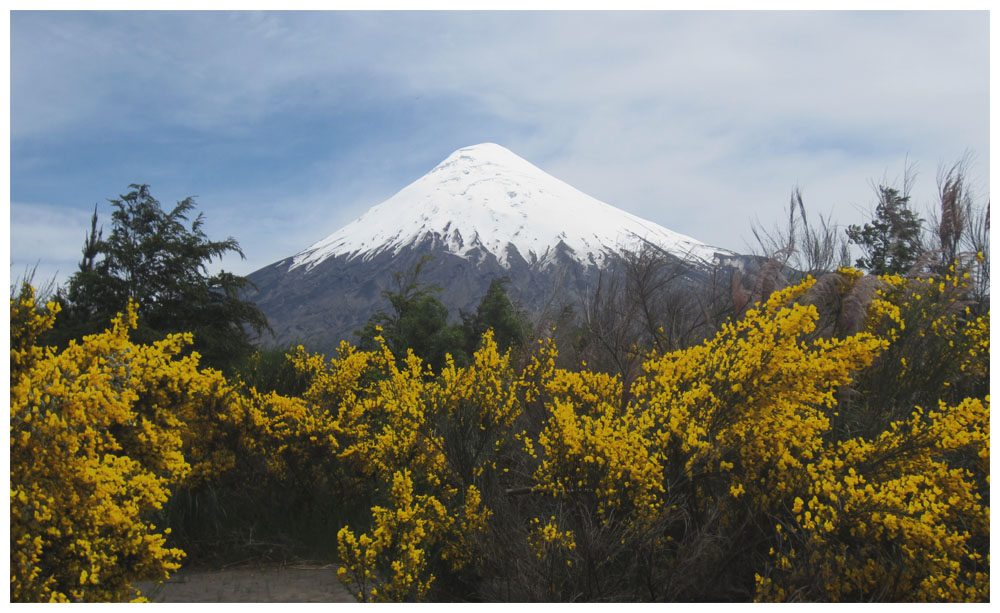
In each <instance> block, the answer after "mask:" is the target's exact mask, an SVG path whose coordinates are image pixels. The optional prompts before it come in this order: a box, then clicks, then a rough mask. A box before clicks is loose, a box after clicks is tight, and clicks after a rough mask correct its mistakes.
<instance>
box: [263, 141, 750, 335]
mask: <svg viewBox="0 0 1000 613" xmlns="http://www.w3.org/2000/svg"><path fill="white" fill-rule="evenodd" d="M644 243H648V244H652V245H654V246H656V247H658V248H659V249H662V250H663V253H664V255H665V256H666V257H667V258H668V259H670V260H671V261H673V260H676V262H677V264H678V266H679V268H678V270H679V269H680V268H683V269H684V270H685V271H686V272H685V274H689V273H690V274H693V275H698V274H701V273H700V272H698V271H701V270H707V269H708V268H709V266H705V265H706V264H707V265H711V264H713V262H714V261H715V260H716V258H715V256H716V255H719V254H722V255H727V256H728V255H731V254H730V253H729V252H727V251H725V250H723V249H715V248H712V247H709V246H707V245H705V244H704V243H701V242H698V241H697V240H695V239H693V238H690V237H688V236H684V235H681V234H677V233H676V232H672V231H670V230H668V229H666V228H664V227H662V226H659V225H657V224H655V223H652V222H649V221H645V220H643V219H640V218H638V217H636V216H635V215H631V214H629V213H626V212H625V211H622V210H620V209H617V208H615V207H613V206H611V205H608V204H605V203H603V202H600V201H599V200H596V199H594V198H591V197H590V196H588V195H586V194H584V193H582V192H580V191H579V190H577V189H575V188H573V187H571V186H569V185H567V184H566V183H564V182H562V181H560V180H559V179H556V178H554V177H552V176H550V175H548V174H546V173H545V172H543V171H542V170H539V169H538V168H537V167H535V166H533V165H532V164H530V163H529V162H527V161H525V160H523V159H521V158H520V157H518V156H516V155H514V154H513V153H511V152H510V151H508V150H507V149H504V148H503V147H501V146H499V145H494V144H491V143H486V144H482V145H476V146H474V147H466V148H464V149H459V150H458V151H456V152H455V153H453V154H451V155H450V156H448V157H447V158H446V159H445V160H444V161H443V162H441V163H440V164H438V165H437V166H436V167H434V169H433V170H431V171H430V172H428V173H427V174H426V175H424V176H422V177H420V178H419V179H417V180H416V181H414V182H413V183H411V184H410V185H408V186H406V187H405V188H403V189H402V190H401V191H400V192H399V193H397V194H396V195H394V196H392V197H391V198H389V199H388V200H386V201H385V202H383V203H382V204H379V205H377V206H375V207H373V208H371V209H370V210H369V211H368V212H366V213H365V214H364V215H362V216H361V217H359V218H358V219H357V220H355V221H354V222H352V223H350V224H348V225H346V226H344V227H343V228H341V229H340V230H338V231H336V232H334V233H333V234H331V235H330V236H328V237H326V238H324V239H323V240H321V241H319V242H317V243H315V244H313V245H312V246H311V247H309V248H307V249H305V250H303V251H301V252H299V253H297V254H295V255H294V256H291V257H288V258H284V259H282V260H280V261H278V262H275V263H273V264H271V265H270V266H266V267H264V268H262V269H260V270H258V271H256V272H254V273H252V274H250V275H249V276H248V278H249V280H250V281H251V282H252V283H253V284H254V287H255V288H256V289H254V290H252V291H250V292H249V293H248V296H247V298H248V299H250V300H251V301H253V302H255V303H256V304H257V306H258V307H259V308H260V309H261V310H262V311H263V312H264V314H265V315H266V316H267V318H268V321H269V322H270V324H271V327H272V328H273V329H274V338H273V342H275V343H278V344H281V345H285V346H288V345H289V344H297V343H302V344H304V345H306V346H307V347H308V348H310V349H313V350H321V351H330V350H331V349H332V348H335V347H336V346H337V344H338V343H339V342H340V340H342V339H343V340H348V341H353V340H355V337H354V332H355V331H356V330H359V329H360V328H362V327H363V326H364V324H365V322H366V321H368V319H369V318H370V317H371V316H372V315H373V314H375V313H376V312H378V311H386V310H387V309H389V308H391V307H390V305H389V304H388V300H387V298H386V292H389V293H392V292H394V291H398V290H399V279H400V274H401V273H404V274H406V273H408V272H414V274H416V273H415V271H417V270H418V269H419V271H420V273H419V274H420V279H419V283H420V284H422V285H425V286H427V287H436V288H438V289H439V290H440V292H439V293H438V294H437V295H438V297H439V298H440V300H441V302H442V304H444V305H445V306H446V307H447V308H448V309H449V311H450V312H451V316H452V317H458V316H459V315H460V313H462V312H466V313H471V312H474V311H475V309H476V308H477V305H478V304H479V300H480V299H481V298H482V296H483V294H484V293H485V292H486V290H487V289H488V288H489V286H490V283H491V282H492V281H493V280H496V279H500V278H504V279H507V281H508V282H509V285H508V288H507V289H508V294H509V295H510V296H511V298H512V299H513V300H515V301H516V302H517V304H518V305H519V306H520V307H521V308H523V309H524V310H525V311H526V312H527V313H529V314H530V315H531V317H533V318H534V317H539V318H544V317H546V316H547V315H545V313H547V312H550V311H551V310H552V309H556V311H557V312H560V313H561V312H564V311H565V309H564V307H569V308H570V310H572V309H576V308H583V306H584V305H585V303H586V300H587V299H588V296H590V295H591V294H592V292H593V290H594V287H596V286H597V284H598V283H599V279H600V276H601V275H602V274H603V273H604V271H605V270H607V269H610V268H611V267H612V266H613V265H614V262H621V261H623V260H622V257H621V256H622V250H630V251H632V252H637V251H638V250H639V249H640V248H641V247H643V245H644ZM428 258H429V259H428ZM425 263H426V266H425V265H424V264H425ZM540 320H541V319H540Z"/></svg>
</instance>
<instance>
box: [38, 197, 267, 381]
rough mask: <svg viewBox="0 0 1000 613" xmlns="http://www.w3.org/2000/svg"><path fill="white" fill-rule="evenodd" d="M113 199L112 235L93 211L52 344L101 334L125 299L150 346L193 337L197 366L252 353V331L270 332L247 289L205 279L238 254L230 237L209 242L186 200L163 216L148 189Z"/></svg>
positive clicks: (235, 281) (220, 276)
mask: <svg viewBox="0 0 1000 613" xmlns="http://www.w3.org/2000/svg"><path fill="white" fill-rule="evenodd" d="M129 188H130V189H131V191H129V192H128V193H127V194H125V195H122V196H119V198H118V199H115V200H110V201H109V202H110V203H111V205H112V207H113V209H114V210H113V212H112V214H111V233H110V234H109V236H108V237H107V238H106V239H105V238H103V228H101V229H98V227H97V209H96V207H95V209H94V215H93V217H92V218H91V229H90V232H89V233H88V234H87V236H86V238H85V242H84V247H83V259H82V260H81V262H80V265H79V270H78V271H77V272H76V273H75V274H74V275H73V276H72V277H71V278H70V280H69V284H68V287H67V289H66V290H65V291H62V292H60V295H59V299H60V301H61V302H62V306H63V308H64V313H63V314H62V315H61V316H60V318H59V319H58V320H57V328H56V329H55V330H54V331H53V334H52V338H51V339H50V340H51V341H53V342H54V343H55V344H64V343H65V342H67V341H68V340H69V339H71V338H77V337H79V336H81V335H83V334H89V333H93V332H97V331H100V330H103V329H104V328H105V327H106V326H107V325H108V322H109V320H110V319H111V318H112V317H114V316H115V314H116V313H119V312H122V311H123V310H124V309H125V307H126V305H127V304H128V301H129V300H133V301H135V303H136V305H137V309H138V314H139V328H138V330H136V332H135V333H134V338H135V339H136V340H137V341H139V342H152V341H155V340H158V339H160V338H163V337H164V336H165V335H167V334H169V333H175V332H192V333H193V334H194V345H193V350H194V351H197V352H198V353H199V354H201V355H202V357H203V359H202V363H203V364H205V365H208V366H214V367H219V368H222V367H226V366H228V365H230V364H232V363H233V361H234V360H237V359H241V358H243V357H244V356H246V355H248V354H249V353H250V352H251V351H252V350H253V345H252V344H251V336H250V330H252V331H253V332H254V333H256V334H258V335H260V334H262V333H263V332H264V331H265V330H270V328H269V326H268V324H267V319H266V318H265V317H264V314H263V313H261V311H260V310H259V309H258V308H257V307H256V306H255V305H254V304H252V303H250V302H247V301H245V300H243V299H242V298H241V291H242V290H243V289H244V288H245V287H247V286H248V285H249V282H248V281H247V280H246V279H245V278H244V277H240V276H237V275H234V274H232V273H229V272H225V271H222V272H219V273H216V274H209V272H208V264H209V263H210V262H211V261H212V260H213V259H215V258H220V257H222V256H223V255H224V254H226V253H229V252H236V253H238V254H239V255H240V257H243V251H242V250H241V249H240V246H239V243H237V242H236V240H235V239H233V238H231V237H230V238H227V239H225V240H222V241H214V240H210V239H209V238H208V236H207V235H206V234H205V232H204V230H203V224H204V216H203V214H202V213H199V214H198V215H197V216H196V217H195V218H194V220H193V221H191V222H190V227H189V226H188V215H189V214H190V213H191V212H192V211H193V210H194V208H195V201H194V199H192V198H185V199H184V200H182V201H180V202H178V203H177V205H176V206H175V207H174V208H173V209H171V210H170V211H164V210H163V209H162V208H161V206H160V203H159V201H157V200H156V199H155V198H153V196H152V195H151V194H150V192H149V186H148V185H136V184H132V185H130V186H129Z"/></svg>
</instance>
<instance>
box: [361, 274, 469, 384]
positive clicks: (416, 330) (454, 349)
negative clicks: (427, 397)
mask: <svg viewBox="0 0 1000 613" xmlns="http://www.w3.org/2000/svg"><path fill="white" fill-rule="evenodd" d="M430 259H431V258H430V256H424V257H423V258H421V259H420V261H419V262H418V263H417V265H416V266H415V267H414V268H413V269H412V270H410V271H408V272H406V273H401V272H396V273H394V275H395V278H396V287H397V289H396V291H395V292H393V291H384V292H382V295H383V296H385V297H386V298H387V299H388V300H389V304H390V306H391V308H392V311H391V312H389V313H386V312H384V311H379V312H378V313H376V314H375V315H372V317H371V318H370V319H369V320H368V323H366V324H365V327H364V328H363V329H361V330H359V331H356V332H355V334H356V335H357V336H358V337H359V339H360V343H359V345H360V347H362V348H364V349H371V348H374V347H375V341H374V339H375V337H377V336H382V338H384V339H385V342H386V345H387V346H388V347H389V349H390V350H391V351H392V353H393V355H395V356H397V357H398V358H402V357H404V356H405V355H406V351H407V350H408V349H409V350H412V351H413V353H414V354H415V355H416V356H417V357H419V358H420V359H421V360H423V361H424V363H425V364H428V365H429V366H430V367H431V368H432V369H433V370H434V372H435V373H437V372H440V369H441V367H442V366H444V364H445V361H446V356H447V355H449V354H450V355H451V356H452V357H453V358H454V360H455V362H456V363H458V364H465V363H466V362H467V361H468V360H467V356H466V355H465V351H464V345H465V335H464V333H463V330H462V328H461V326H457V325H452V324H449V323H448V308H447V307H445V306H444V304H442V303H441V301H440V300H439V299H438V297H437V294H438V293H440V292H441V288H440V287H437V286H433V285H424V284H422V283H421V282H420V273H421V270H422V269H423V267H424V265H425V264H426V263H427V262H428V261H430ZM379 329H381V331H379Z"/></svg>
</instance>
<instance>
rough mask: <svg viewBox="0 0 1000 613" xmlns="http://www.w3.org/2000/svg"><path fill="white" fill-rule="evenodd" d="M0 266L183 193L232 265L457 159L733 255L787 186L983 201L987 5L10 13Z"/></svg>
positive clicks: (835, 204)
mask: <svg viewBox="0 0 1000 613" xmlns="http://www.w3.org/2000/svg"><path fill="white" fill-rule="evenodd" d="M10 37H11V40H10V45H9V49H10V87H11V95H10V110H11V113H10V118H11V123H10V239H11V243H10V244H11V249H10V267H9V272H10V275H11V277H12V278H16V277H18V276H20V275H21V274H23V272H24V270H25V268H26V267H30V266H34V265H37V266H38V272H37V275H36V280H37V279H42V280H45V279H50V278H53V277H56V278H57V279H58V280H60V281H63V280H65V279H66V278H67V277H68V276H69V275H70V274H72V272H73V271H74V270H75V267H76V262H77V261H78V260H79V255H80V248H81V247H82V245H83V239H84V234H85V232H86V230H87V229H88V228H89V220H90V214H91V212H92V211H93V208H94V206H95V204H96V205H97V206H98V213H99V215H100V217H101V219H102V220H103V221H104V222H105V224H107V222H108V219H109V216H110V206H109V205H108V203H107V199H109V198H114V197H116V196H117V195H119V194H122V193H124V192H126V191H127V186H128V184H130V183H147V184H149V185H150V186H151V191H152V193H153V195H154V196H156V197H157V198H158V199H159V200H160V201H161V202H162V203H163V204H164V205H165V206H166V205H170V204H173V203H174V202H176V201H178V200H181V199H183V198H185V197H187V196H195V198H196V200H197V202H198V204H199V210H200V211H202V212H204V214H205V216H206V228H207V231H208V234H209V236H211V237H212V238H224V237H226V236H232V237H234V238H236V239H237V240H238V241H239V243H240V244H241V246H242V247H243V250H244V251H245V253H246V256H247V258H246V261H240V260H239V259H238V258H227V259H226V260H225V261H224V262H222V263H221V264H220V265H221V266H223V267H225V268H226V269H227V270H232V271H234V272H237V273H239V274H248V273H250V272H252V271H253V270H256V269H258V268H260V267H263V266H266V265H267V264H270V263H272V262H274V261H276V260H278V259H281V258H283V257H286V256H289V255H292V254H294V253H296V252H297V251H299V250H301V249H303V248H305V247H307V246H309V245H310V244H312V243H313V242H315V241H317V240H319V239H321V238H323V237H324V236H326V235H328V234H330V233H332V232H333V231H335V230H337V229H338V228H340V227H341V226H343V225H345V224H347V223H349V222H350V221H352V220H353V219H354V218H356V217H357V216H359V215H360V214H361V213H363V212H364V211H365V210H367V209H368V208H370V207H371V206H374V205H375V204H378V203H379V202H381V201H382V200H384V199H386V198H388V197H389V196H391V195H392V194H393V193H395V192H396V191H398V190H399V189H402V188H403V187H405V186H406V185H407V184H409V183H410V182H412V181H413V180H415V179H417V178H418V177H419V176H421V175H422V174H424V173H425V172H427V171H428V170H430V169H431V168H432V167H433V166H434V165H435V164H437V163H438V162H440V161H441V160H442V159H444V158H445V157H446V156H447V155H448V154H450V153H451V152H452V151H454V150H455V149H458V148H460V147H463V146H468V145H472V144H477V143H481V142H496V143H499V144H501V145H503V146H505V147H507V148H509V149H511V150H512V151H514V152H515V153H517V154H519V155H521V156H522V157H524V158H526V159H528V160H529V161H531V162H532V163H534V164H535V165H537V166H539V167H540V168H542V169H543V170H545V171H547V172H549V173H550V174H552V175H554V176H556V177H558V178H560V179H562V180H564V181H566V182H568V183H570V184H571V185H573V186H575V187H577V188H578V189H581V190H582V191H584V192H586V193H588V194H590V195H592V196H594V197H596V198H599V199H601V200H603V201H605V202H608V203H610V204H613V205H615V206H618V207H620V208H622V209H625V210H627V211H629V212H631V213H634V214H637V215H639V216H642V217H645V218H647V219H650V220H652V221H655V222H657V223H659V224H661V225H663V226H666V227H668V228H670V229H672V230H675V231H678V232H681V233H683V234H687V235H690V236H693V237H695V238H697V239H699V240H702V241H704V242H706V243H709V244H712V245H716V246H720V247H725V248H729V249H733V250H737V251H740V250H746V248H747V246H748V244H750V243H751V242H752V235H751V232H750V224H751V223H753V222H754V221H759V222H760V223H762V224H763V225H765V226H768V227H770V226H772V225H774V224H776V223H778V221H779V220H780V219H781V218H782V216H783V215H784V209H785V207H786V206H787V202H788V198H789V194H790V192H791V189H792V188H793V187H794V186H796V185H797V186H799V187H800V188H801V190H802V193H803V197H804V200H805V204H806V207H807V209H808V210H810V211H811V212H812V213H813V214H823V215H830V216H831V217H832V218H833V219H834V220H835V221H837V222H839V223H840V224H844V225H846V224H848V223H858V222H859V221H862V220H863V218H864V215H865V213H866V212H867V211H868V210H869V209H870V208H871V207H872V206H873V189H872V186H871V182H872V181H880V180H883V179H887V180H889V181H893V180H899V179H901V178H902V174H903V170H904V167H905V165H906V164H907V162H909V163H915V164H916V166H915V170H916V173H917V174H916V182H915V186H914V190H913V196H914V201H915V204H916V206H917V208H918V209H920V210H924V209H926V208H928V207H930V205H931V204H932V203H933V198H934V196H935V194H936V191H937V185H936V177H937V174H938V171H939V168H940V167H941V166H943V165H950V164H952V163H954V162H956V161H957V160H958V159H960V158H961V157H962V156H963V155H965V154H966V153H968V154H970V155H971V160H972V162H971V164H970V170H971V178H972V179H973V180H974V184H973V186H974V188H975V191H976V193H977V194H979V197H980V199H981V200H982V201H984V202H985V201H986V200H987V199H988V197H989V172H988V169H989V153H990V151H989V15H988V13H986V12H983V11H980V12H935V13H928V12H872V11H865V12H846V13H842V12H755V13H731V12H704V13H703V12H291V13H284V12H261V13H258V12H58V11H57V12H52V11H46V12H16V11H15V12H12V13H11V14H10Z"/></svg>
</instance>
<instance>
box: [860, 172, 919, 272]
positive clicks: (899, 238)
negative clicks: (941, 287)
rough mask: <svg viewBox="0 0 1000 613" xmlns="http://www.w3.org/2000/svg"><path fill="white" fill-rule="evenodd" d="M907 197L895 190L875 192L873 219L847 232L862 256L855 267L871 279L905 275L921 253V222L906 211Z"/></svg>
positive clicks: (908, 210)
mask: <svg viewBox="0 0 1000 613" xmlns="http://www.w3.org/2000/svg"><path fill="white" fill-rule="evenodd" d="M909 201H910V197H909V196H907V195H903V194H901V193H900V192H899V190H897V189H894V188H891V187H886V186H884V185H881V186H879V188H878V205H877V206H876V207H875V218H874V219H872V221H871V223H866V224H865V225H864V226H857V225H853V224H852V225H851V226H849V227H848V228H847V238H848V240H849V241H850V242H851V243H853V244H855V245H857V246H859V247H860V248H861V250H862V252H863V253H864V255H863V256H862V257H861V258H858V260H857V263H856V266H858V267H859V268H863V269H864V270H867V271H868V272H870V273H872V274H875V275H884V274H896V273H901V272H906V271H907V270H908V269H909V268H910V266H912V265H913V264H914V262H916V261H917V258H918V257H919V256H920V253H921V251H922V245H921V236H920V235H921V229H920V224H921V220H920V218H919V217H917V214H916V213H914V212H913V211H912V210H911V209H910V208H909Z"/></svg>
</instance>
